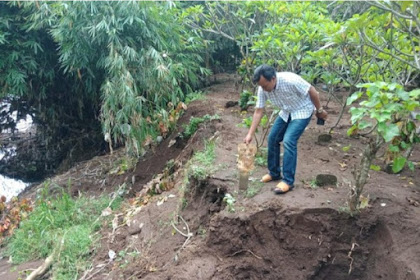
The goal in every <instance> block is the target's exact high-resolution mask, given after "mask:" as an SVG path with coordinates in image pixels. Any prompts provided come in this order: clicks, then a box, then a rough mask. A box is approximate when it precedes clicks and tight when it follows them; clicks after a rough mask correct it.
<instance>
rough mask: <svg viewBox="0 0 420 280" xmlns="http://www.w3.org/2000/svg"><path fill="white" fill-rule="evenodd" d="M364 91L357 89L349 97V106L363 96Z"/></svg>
mask: <svg viewBox="0 0 420 280" xmlns="http://www.w3.org/2000/svg"><path fill="white" fill-rule="evenodd" d="M362 94H363V92H361V91H357V92H355V93H353V94H352V95H350V96H349V98H347V106H349V105H351V104H352V103H353V102H354V101H356V100H357V99H359V98H360V97H361V96H362Z"/></svg>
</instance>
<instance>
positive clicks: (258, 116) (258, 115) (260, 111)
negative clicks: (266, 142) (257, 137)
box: [244, 108, 264, 144]
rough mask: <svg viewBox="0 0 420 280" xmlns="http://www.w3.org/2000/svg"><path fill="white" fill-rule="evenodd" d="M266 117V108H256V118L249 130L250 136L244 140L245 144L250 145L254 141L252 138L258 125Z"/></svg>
mask: <svg viewBox="0 0 420 280" xmlns="http://www.w3.org/2000/svg"><path fill="white" fill-rule="evenodd" d="M263 115H264V108H255V112H254V116H253V117H252V123H251V127H250V128H249V131H248V134H247V135H246V137H245V139H244V143H246V144H249V143H251V141H252V137H253V136H254V134H255V131H256V130H257V127H258V125H259V124H260V121H261V119H262V117H263Z"/></svg>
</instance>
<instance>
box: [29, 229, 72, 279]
mask: <svg viewBox="0 0 420 280" xmlns="http://www.w3.org/2000/svg"><path fill="white" fill-rule="evenodd" d="M67 232H68V231H66V232H65V233H64V234H63V237H62V238H61V241H60V248H59V249H58V250H57V248H55V249H54V251H53V252H52V253H51V255H49V256H48V257H47V258H46V259H45V261H44V263H43V264H42V265H41V266H39V267H38V268H37V269H35V270H34V271H32V272H31V274H29V276H28V277H26V279H25V280H35V279H37V278H38V277H40V276H42V275H44V274H45V272H47V271H48V269H49V268H50V266H51V265H52V263H53V261H54V259H55V257H56V255H57V254H58V258H59V257H60V254H61V250H62V249H63V244H64V237H65V236H66V234H67Z"/></svg>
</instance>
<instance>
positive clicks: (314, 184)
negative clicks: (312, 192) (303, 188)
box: [309, 179, 319, 189]
mask: <svg viewBox="0 0 420 280" xmlns="http://www.w3.org/2000/svg"><path fill="white" fill-rule="evenodd" d="M309 186H311V188H312V189H316V188H318V187H319V186H318V182H317V180H316V179H312V180H311V181H310V182H309Z"/></svg>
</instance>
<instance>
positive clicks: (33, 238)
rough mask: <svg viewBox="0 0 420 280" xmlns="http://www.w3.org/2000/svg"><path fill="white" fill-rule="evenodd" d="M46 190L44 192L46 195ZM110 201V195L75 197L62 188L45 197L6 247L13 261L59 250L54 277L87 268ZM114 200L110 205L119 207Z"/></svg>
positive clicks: (72, 274) (72, 275) (66, 276)
mask: <svg viewBox="0 0 420 280" xmlns="http://www.w3.org/2000/svg"><path fill="white" fill-rule="evenodd" d="M45 193H47V191H45V192H44V194H45ZM109 203H110V198H109V197H107V196H103V197H99V198H96V199H91V198H88V197H79V198H72V197H70V195H69V194H68V193H66V192H64V191H63V190H62V191H61V193H60V194H58V195H57V196H56V197H51V196H49V197H46V196H42V197H40V198H39V199H38V200H37V206H36V207H35V209H34V211H33V212H32V213H31V214H30V215H29V217H28V219H27V220H25V221H23V222H22V223H21V226H20V228H19V229H18V230H16V232H15V234H14V235H13V237H12V238H11V239H10V242H9V244H8V246H7V252H8V253H9V254H10V256H11V257H12V260H13V262H14V263H21V262H25V261H29V260H34V259H40V258H41V259H43V258H46V257H47V256H49V255H51V254H52V253H53V252H54V251H55V252H56V253H57V260H56V261H55V262H54V264H53V268H52V271H53V272H52V273H53V278H54V279H74V278H77V275H79V276H80V273H81V272H82V271H83V270H85V269H87V268H88V263H87V261H88V258H89V254H90V251H91V247H92V244H93V243H94V242H95V241H96V238H97V237H94V235H93V233H95V232H96V231H97V230H99V228H100V223H101V220H100V219H99V218H98V217H100V214H101V211H102V210H104V209H105V208H106V207H107V206H108V205H109ZM118 203H119V202H118V201H117V200H115V201H114V202H113V203H112V205H111V208H112V209H115V208H116V207H118Z"/></svg>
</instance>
